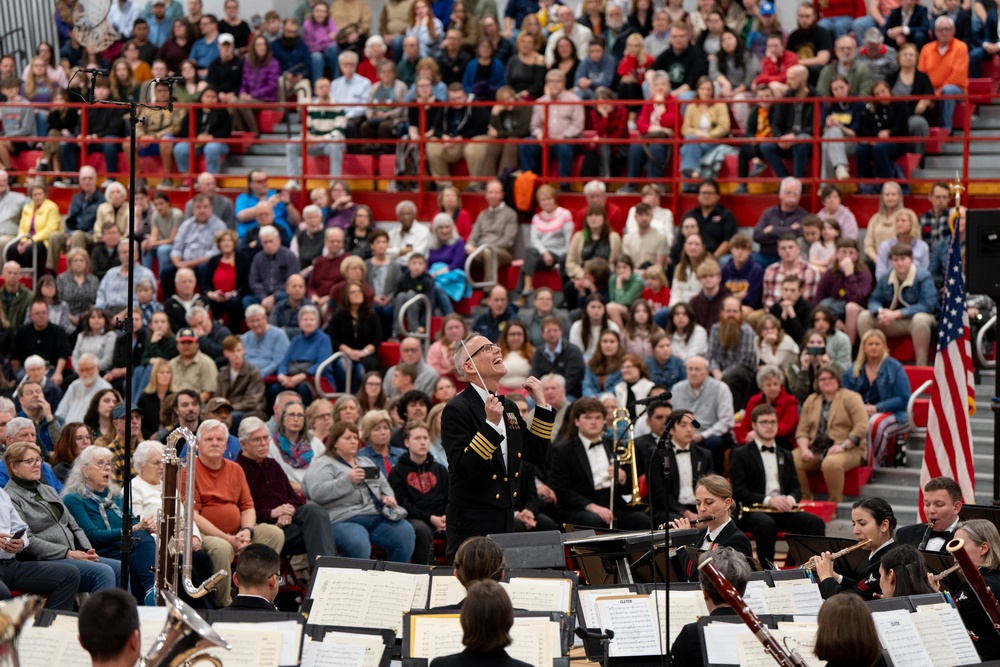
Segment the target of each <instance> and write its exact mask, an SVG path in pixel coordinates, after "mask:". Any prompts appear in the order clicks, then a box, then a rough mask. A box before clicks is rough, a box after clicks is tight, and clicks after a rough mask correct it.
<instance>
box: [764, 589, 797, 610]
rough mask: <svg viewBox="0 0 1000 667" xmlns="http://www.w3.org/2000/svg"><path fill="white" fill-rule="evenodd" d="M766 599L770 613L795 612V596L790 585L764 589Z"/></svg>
mask: <svg viewBox="0 0 1000 667" xmlns="http://www.w3.org/2000/svg"><path fill="white" fill-rule="evenodd" d="M764 600H765V601H766V602H767V613H769V614H789V615H791V614H794V613H795V598H794V597H793V596H792V589H791V588H790V587H789V586H782V587H781V588H778V587H775V588H766V589H764Z"/></svg>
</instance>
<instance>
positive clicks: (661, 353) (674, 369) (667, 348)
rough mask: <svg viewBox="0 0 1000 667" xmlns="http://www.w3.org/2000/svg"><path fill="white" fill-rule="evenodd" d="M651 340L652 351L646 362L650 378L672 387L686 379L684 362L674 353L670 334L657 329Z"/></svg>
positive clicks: (656, 382)
mask: <svg viewBox="0 0 1000 667" xmlns="http://www.w3.org/2000/svg"><path fill="white" fill-rule="evenodd" d="M649 342H650V346H651V347H652V353H651V354H650V355H649V356H647V357H646V360H645V362H644V363H645V364H646V369H647V370H648V371H649V379H650V380H652V381H653V382H654V383H655V384H658V385H661V386H663V387H672V386H674V385H675V384H677V383H678V382H680V381H681V380H686V379H687V372H686V371H685V370H684V363H683V362H682V361H681V359H679V358H678V357H677V356H675V355H674V351H673V343H672V342H671V340H670V335H669V334H667V333H666V332H665V331H656V332H654V333H653V335H652V336H651V337H650V341H649Z"/></svg>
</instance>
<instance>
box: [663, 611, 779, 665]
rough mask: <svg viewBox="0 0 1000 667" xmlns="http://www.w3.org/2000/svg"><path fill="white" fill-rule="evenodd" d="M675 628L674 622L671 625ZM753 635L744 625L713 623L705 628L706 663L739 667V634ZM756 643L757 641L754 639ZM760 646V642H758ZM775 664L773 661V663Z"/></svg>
mask: <svg viewBox="0 0 1000 667" xmlns="http://www.w3.org/2000/svg"><path fill="white" fill-rule="evenodd" d="M670 625H671V626H673V622H671V623H670ZM740 632H745V633H747V634H749V635H750V636H751V637H752V636H753V634H752V633H751V632H750V631H749V630H748V629H747V626H745V625H743V624H742V623H723V622H721V621H713V622H711V623H709V624H707V625H706V626H705V646H706V648H707V655H706V656H705V659H706V662H707V663H710V664H713V665H738V664H740V654H739V633H740ZM754 641H757V640H756V639H754ZM757 643H758V644H759V643H760V642H757ZM772 662H773V661H772Z"/></svg>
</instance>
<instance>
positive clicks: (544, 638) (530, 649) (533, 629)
mask: <svg viewBox="0 0 1000 667" xmlns="http://www.w3.org/2000/svg"><path fill="white" fill-rule="evenodd" d="M553 630H555V643H556V646H555V652H553V645H552V640H553ZM510 637H511V639H512V640H513V642H512V643H511V645H510V646H508V647H507V653H508V654H509V655H510V657H512V658H514V659H515V660H523V661H524V662H526V663H528V664H529V665H534V666H535V667H548V666H549V665H551V664H552V660H553V658H555V657H556V656H559V655H561V654H562V651H561V650H559V624H558V623H556V622H554V621H551V620H549V619H548V618H543V617H540V616H536V617H532V616H527V617H525V616H517V617H515V618H514V627H512V628H511V629H510Z"/></svg>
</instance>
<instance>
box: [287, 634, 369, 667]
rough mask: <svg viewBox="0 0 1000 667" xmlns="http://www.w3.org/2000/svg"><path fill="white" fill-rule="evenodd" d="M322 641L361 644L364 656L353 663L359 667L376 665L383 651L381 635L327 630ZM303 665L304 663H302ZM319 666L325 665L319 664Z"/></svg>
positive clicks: (350, 644) (341, 644) (337, 643)
mask: <svg viewBox="0 0 1000 667" xmlns="http://www.w3.org/2000/svg"><path fill="white" fill-rule="evenodd" d="M323 643H324V644H328V645H340V646H361V647H362V648H364V658H363V660H362V661H361V662H357V663H355V665H359V666H360V667H378V666H379V663H380V662H381V661H382V655H383V654H384V653H385V642H383V641H382V637H381V635H365V634H352V633H349V632H328V633H326V636H325V637H323ZM303 667H305V665H303ZM320 667H326V666H325V665H321V666H320Z"/></svg>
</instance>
